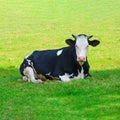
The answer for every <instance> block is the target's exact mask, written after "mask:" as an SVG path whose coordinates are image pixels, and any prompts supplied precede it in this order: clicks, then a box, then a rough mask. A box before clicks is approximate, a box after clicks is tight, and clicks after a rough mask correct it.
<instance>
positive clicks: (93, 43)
mask: <svg viewBox="0 0 120 120" xmlns="http://www.w3.org/2000/svg"><path fill="white" fill-rule="evenodd" d="M88 42H89V45H91V46H93V47H96V46H97V45H99V44H100V41H99V40H92V41H88Z"/></svg>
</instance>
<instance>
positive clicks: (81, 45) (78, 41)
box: [66, 34, 100, 65]
mask: <svg viewBox="0 0 120 120" xmlns="http://www.w3.org/2000/svg"><path fill="white" fill-rule="evenodd" d="M72 36H73V38H74V39H75V40H72V39H67V40H66V43H67V44H68V45H70V46H74V47H75V50H76V55H77V61H78V62H79V63H80V64H81V65H82V64H83V63H84V62H85V61H86V57H87V52H88V47H89V45H91V46H93V47H95V46H97V45H99V43H100V41H98V40H90V38H92V37H93V36H92V35H91V36H87V35H85V34H80V35H78V36H75V35H72Z"/></svg>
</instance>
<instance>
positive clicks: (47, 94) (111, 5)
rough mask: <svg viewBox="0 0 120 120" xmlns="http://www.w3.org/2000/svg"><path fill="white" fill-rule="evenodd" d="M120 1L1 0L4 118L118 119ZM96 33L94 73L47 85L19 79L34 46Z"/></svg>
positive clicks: (0, 113)
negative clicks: (27, 56)
mask: <svg viewBox="0 0 120 120" xmlns="http://www.w3.org/2000/svg"><path fill="white" fill-rule="evenodd" d="M119 14H120V1H118V0H116V1H114V0H106V1H105V0H99V1H97V0H84V1H83V0H61V1H60V0H29V1H28V0H0V120H39V119H42V120H53V119H54V120H59V119H61V120H68V119H69V120H91V119H93V120H96V119H97V120H118V119H119V118H120V51H119V50H120V16H119ZM79 33H85V34H88V35H94V39H99V40H100V41H101V44H100V45H99V46H98V47H96V48H92V47H90V48H89V54H88V58H89V62H90V65H91V71H90V72H91V74H92V76H93V77H92V78H89V79H87V80H80V81H72V82H69V83H61V82H55V81H52V82H47V83H45V84H44V85H40V84H33V83H26V82H25V83H19V82H18V81H17V80H18V79H19V78H21V75H20V73H19V65H20V64H21V62H22V60H23V58H24V57H25V56H26V55H28V54H30V53H31V52H32V51H33V50H37V49H39V50H42V49H52V48H59V47H63V46H66V44H65V42H64V41H65V39H67V38H71V34H75V35H77V34H79Z"/></svg>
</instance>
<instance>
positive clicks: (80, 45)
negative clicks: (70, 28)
mask: <svg viewBox="0 0 120 120" xmlns="http://www.w3.org/2000/svg"><path fill="white" fill-rule="evenodd" d="M87 39H88V37H87V36H85V35H81V36H78V37H77V39H76V44H75V46H76V55H77V61H79V58H80V57H84V58H85V61H86V56H87V52H88V45H89V44H88V40H87Z"/></svg>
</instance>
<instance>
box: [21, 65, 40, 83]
mask: <svg viewBox="0 0 120 120" xmlns="http://www.w3.org/2000/svg"><path fill="white" fill-rule="evenodd" d="M23 73H24V75H25V76H26V78H27V80H28V82H33V83H42V80H40V79H39V80H36V79H35V74H34V71H33V69H32V68H31V67H26V68H25V69H24V71H23ZM25 76H24V78H25ZM24 78H23V79H24Z"/></svg>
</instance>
